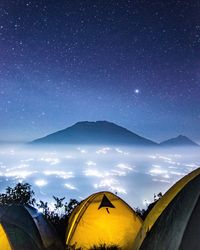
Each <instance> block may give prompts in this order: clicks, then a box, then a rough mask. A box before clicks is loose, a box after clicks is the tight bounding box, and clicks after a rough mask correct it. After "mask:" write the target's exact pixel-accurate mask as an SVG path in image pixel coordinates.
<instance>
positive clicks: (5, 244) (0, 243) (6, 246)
mask: <svg viewBox="0 0 200 250" xmlns="http://www.w3.org/2000/svg"><path fill="white" fill-rule="evenodd" d="M0 249H3V250H12V249H11V246H10V242H9V240H8V237H7V235H6V233H5V231H4V228H3V226H2V225H1V224H0Z"/></svg>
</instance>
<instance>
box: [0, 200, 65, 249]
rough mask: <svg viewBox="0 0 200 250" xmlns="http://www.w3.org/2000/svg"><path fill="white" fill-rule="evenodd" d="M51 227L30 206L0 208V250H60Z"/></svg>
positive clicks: (4, 206) (59, 244) (58, 242)
mask: <svg viewBox="0 0 200 250" xmlns="http://www.w3.org/2000/svg"><path fill="white" fill-rule="evenodd" d="M61 247H62V245H61V243H60V241H59V239H58V238H57V236H56V234H55V231H54V229H53V228H52V226H51V225H50V224H49V223H48V222H47V221H45V219H44V217H43V216H42V215H41V214H40V213H38V212H37V210H36V209H34V208H32V207H30V206H23V205H14V204H13V205H8V206H6V205H3V206H0V249H1V250H44V249H55V250H56V249H62V248H61Z"/></svg>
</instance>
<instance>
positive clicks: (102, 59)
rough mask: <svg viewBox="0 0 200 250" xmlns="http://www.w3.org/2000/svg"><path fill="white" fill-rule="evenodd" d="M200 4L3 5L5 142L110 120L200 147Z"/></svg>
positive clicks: (1, 130)
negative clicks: (183, 137)
mask: <svg viewBox="0 0 200 250" xmlns="http://www.w3.org/2000/svg"><path fill="white" fill-rule="evenodd" d="M199 54H200V4H199V2H198V1H174V0H173V1H162V0H161V1H145V0H138V1H133V0H106V1H104V0H84V1H83V0H79V1H78V0H73V1H69V0H60V1H55V0H40V1H39V0H35V1H31V0H30V1H26V0H15V1H12V0H10V1H1V2H0V117H1V119H0V121H1V122H0V140H32V139H35V138H37V137H40V136H43V135H46V134H48V133H51V132H54V131H57V130H59V129H62V128H65V127H68V126H70V125H72V124H73V123H75V122H77V121H81V120H109V121H112V122H116V123H117V124H119V125H122V126H125V127H126V128H128V129H130V130H132V131H134V132H136V133H138V134H140V135H142V136H145V137H148V138H150V139H154V140H155V141H162V140H165V139H167V138H169V137H173V136H176V135H178V134H184V135H187V136H189V137H190V138H191V139H193V140H195V141H197V142H200V133H199V132H200V129H199V128H200V101H199V96H200V81H199V77H200V73H199V72H200V59H199V58H200V55H199Z"/></svg>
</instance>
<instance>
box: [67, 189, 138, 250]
mask: <svg viewBox="0 0 200 250" xmlns="http://www.w3.org/2000/svg"><path fill="white" fill-rule="evenodd" d="M141 225H142V220H141V219H140V218H139V217H138V216H137V215H136V213H135V212H134V211H133V209H132V208H131V207H129V206H128V204H126V203H125V202H124V201H123V200H122V199H120V198H119V197H118V196H116V195H114V194H112V193H110V192H99V193H96V194H93V195H91V196H89V197H88V198H87V199H86V200H84V201H83V202H82V203H81V204H80V205H79V206H78V207H77V208H76V209H75V210H74V211H73V213H72V215H71V216H70V219H69V225H68V229H67V234H66V235H67V236H66V244H67V245H69V246H74V245H75V246H76V248H81V249H89V248H91V247H93V246H94V245H95V246H100V245H103V244H106V245H107V246H110V245H117V246H119V247H120V248H121V249H132V245H133V241H134V238H135V236H136V234H137V233H138V231H139V229H140V227H141Z"/></svg>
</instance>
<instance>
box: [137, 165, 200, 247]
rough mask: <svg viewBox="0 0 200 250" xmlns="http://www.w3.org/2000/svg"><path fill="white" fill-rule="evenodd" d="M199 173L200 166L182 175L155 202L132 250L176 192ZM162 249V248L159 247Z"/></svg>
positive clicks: (143, 237) (139, 243) (140, 241)
mask: <svg viewBox="0 0 200 250" xmlns="http://www.w3.org/2000/svg"><path fill="white" fill-rule="evenodd" d="M199 175H200V168H198V169H196V170H194V171H192V172H191V173H189V174H188V175H186V176H184V177H183V178H182V179H180V180H179V181H178V182H177V183H176V184H175V185H173V186H172V187H171V188H170V189H169V190H168V191H167V192H166V193H165V194H164V196H163V197H162V198H161V199H160V200H159V201H158V202H157V203H156V204H155V206H154V207H153V208H152V210H151V211H150V212H149V214H148V215H147V217H146V219H145V220H144V222H143V225H142V227H141V229H140V231H139V233H138V235H137V237H136V239H135V242H134V245H133V250H138V249H140V246H141V244H142V242H143V241H144V239H145V237H146V236H147V235H148V233H149V231H150V230H151V228H152V226H153V225H154V224H155V222H156V221H157V219H158V218H159V217H160V215H161V214H162V213H163V211H164V210H165V209H166V208H167V207H168V205H169V204H170V203H171V202H172V200H173V199H174V198H175V197H176V196H177V194H178V193H179V192H180V191H181V190H182V189H183V188H184V187H185V186H186V185H187V184H188V183H190V182H191V181H192V180H193V179H195V177H197V176H199ZM161 249H162V248H161Z"/></svg>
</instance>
